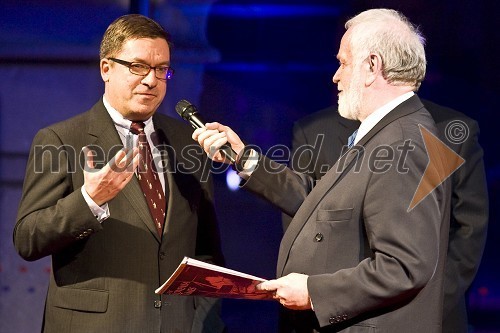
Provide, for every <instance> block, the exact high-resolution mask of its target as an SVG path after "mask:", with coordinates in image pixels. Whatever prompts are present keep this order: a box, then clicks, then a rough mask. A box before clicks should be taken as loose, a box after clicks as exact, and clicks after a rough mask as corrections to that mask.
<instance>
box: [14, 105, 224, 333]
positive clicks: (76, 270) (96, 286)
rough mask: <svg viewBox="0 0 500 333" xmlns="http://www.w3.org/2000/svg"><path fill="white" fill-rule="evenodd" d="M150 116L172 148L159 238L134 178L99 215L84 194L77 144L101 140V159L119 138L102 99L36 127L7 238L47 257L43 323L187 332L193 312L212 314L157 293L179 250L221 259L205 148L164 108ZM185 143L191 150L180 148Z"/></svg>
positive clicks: (58, 328) (26, 252)
mask: <svg viewBox="0 0 500 333" xmlns="http://www.w3.org/2000/svg"><path fill="white" fill-rule="evenodd" d="M153 122H154V125H155V127H156V133H158V134H159V136H160V137H163V143H164V144H166V145H168V147H169V148H168V149H165V150H166V151H167V152H168V163H169V166H168V168H169V172H168V173H167V176H166V178H167V184H168V191H169V198H168V208H167V217H166V221H165V228H164V232H163V235H162V237H161V239H160V237H159V236H158V234H157V231H156V229H155V227H154V225H153V221H152V219H151V215H150V213H149V210H148V206H147V204H146V202H145V199H144V196H143V193H142V191H141V189H140V186H139V183H138V181H137V178H136V177H133V178H132V180H131V181H130V183H129V184H127V186H126V187H125V188H124V189H123V190H122V191H121V192H120V193H119V194H118V195H117V196H116V197H115V198H114V199H112V200H111V201H110V202H109V210H110V214H111V215H110V217H109V218H108V219H107V220H105V221H103V222H102V224H101V223H99V222H98V221H97V219H96V218H95V217H94V216H93V214H92V213H91V211H90V209H89V208H88V206H87V204H86V202H85V200H84V198H83V196H82V194H81V186H82V185H83V182H84V179H83V172H82V167H81V166H82V165H83V159H82V157H83V155H82V154H80V152H81V150H82V147H84V146H88V145H94V147H98V148H99V149H98V150H100V151H101V153H102V154H100V155H99V157H97V158H96V159H95V161H99V160H101V162H102V161H104V162H107V160H109V158H110V157H112V156H114V154H115V153H116V151H117V149H119V148H120V147H122V143H121V140H120V138H119V136H118V133H117V131H116V129H115V126H114V124H113V122H112V120H111V118H110V116H109V114H108V113H107V111H106V109H105V108H104V105H103V103H102V100H101V101H99V102H98V103H97V104H96V105H94V107H93V108H92V109H91V110H89V111H87V112H85V113H83V114H81V115H78V116H76V117H74V118H71V119H69V120H66V121H63V122H61V123H58V124H55V125H52V126H50V127H48V128H45V129H42V130H41V131H40V132H39V133H38V134H37V135H36V137H35V139H34V141H33V146H32V149H31V151H30V157H29V162H28V166H27V170H26V178H25V183H24V189H23V196H22V199H21V203H20V206H19V212H18V220H17V224H16V226H15V230H14V243H15V246H16V249H17V251H18V252H19V254H20V255H21V256H22V257H23V258H25V259H26V260H36V259H39V258H42V257H44V256H49V255H50V256H51V257H52V274H51V276H50V283H49V290H48V295H47V300H46V306H45V314H44V329H43V330H44V332H57V333H61V332H82V333H83V332H85V333H89V332H117V333H124V332H130V333H137V332H190V331H191V328H192V325H193V322H195V324H194V326H195V328H197V329H199V328H200V320H201V321H204V320H207V321H210V320H212V317H210V318H198V317H196V316H198V315H201V314H198V313H196V309H197V307H198V306H199V305H200V302H202V303H203V302H204V300H203V299H198V298H194V297H176V296H164V295H162V296H158V295H156V294H155V293H154V291H155V289H156V288H157V287H158V286H159V285H160V284H161V283H163V282H164V281H165V280H166V279H167V278H168V277H169V276H170V275H171V274H172V272H173V271H174V270H175V268H176V267H177V266H178V264H179V263H180V261H181V260H182V258H183V257H184V256H192V257H194V256H200V257H202V258H205V259H210V260H212V261H215V262H216V263H220V264H222V260H223V259H222V254H221V251H220V246H219V234H218V229H217V223H216V216H215V210H214V205H213V192H212V180H211V178H210V177H209V175H208V172H209V167H208V164H207V160H206V154H204V153H203V151H202V150H200V149H198V148H197V147H196V145H193V142H192V139H191V132H192V130H191V129H190V128H189V127H188V126H187V125H186V124H184V123H182V122H180V121H177V120H174V119H172V118H169V117H167V116H164V115H161V114H156V115H155V116H154V117H153ZM189 145H191V147H192V149H191V150H190V152H189V153H187V152H186V151H183V152H181V150H182V149H183V148H185V147H187V146H189ZM103 154H104V156H103ZM160 301H161V307H160ZM201 306H202V307H204V306H206V304H201ZM207 325H213V327H212V328H213V329H214V331H217V330H222V326H223V325H222V323H221V322H217V321H216V320H215V321H213V322H210V323H208V324H207ZM207 331H210V330H208V329H207Z"/></svg>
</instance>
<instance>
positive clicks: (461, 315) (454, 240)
mask: <svg viewBox="0 0 500 333" xmlns="http://www.w3.org/2000/svg"><path fill="white" fill-rule="evenodd" d="M423 104H424V105H425V107H426V109H427V110H428V111H429V113H430V114H431V116H432V117H433V119H434V121H435V122H436V126H437V128H438V132H439V137H440V138H441V140H443V142H444V143H445V144H447V145H448V146H449V147H450V148H452V149H453V150H454V151H455V152H456V153H457V154H459V155H460V156H462V157H463V158H464V159H465V161H466V162H465V164H464V165H462V166H461V167H460V169H458V170H457V171H456V172H455V173H453V175H452V176H451V183H452V193H453V194H452V204H451V207H452V208H451V224H450V235H449V244H448V256H447V263H446V273H445V284H444V292H445V295H444V308H443V309H444V310H443V311H444V313H443V332H445V333H461V332H463V333H465V332H467V311H466V302H465V293H466V290H467V289H468V288H469V286H470V285H471V283H472V281H473V279H474V276H475V275H476V272H477V269H478V266H479V263H480V261H481V256H482V253H483V249H484V245H485V241H486V231H487V223H488V192H487V185H486V177H485V170H484V163H483V150H482V148H481V146H480V145H479V142H478V135H479V128H478V126H477V122H476V121H474V120H473V119H471V118H469V117H467V116H465V115H464V114H463V113H461V112H458V111H455V110H452V109H450V108H446V107H443V106H440V105H438V104H435V103H432V102H430V101H426V100H423ZM463 125H465V126H466V127H463ZM454 126H456V127H455V130H458V132H455V133H453V127H454ZM358 127H359V122H357V121H352V120H348V119H345V118H342V117H341V116H340V115H339V114H338V112H337V107H336V106H335V107H334V106H332V107H329V108H326V109H323V110H320V111H318V112H315V113H313V114H311V115H309V116H306V117H304V118H302V119H300V120H299V121H297V122H296V123H295V124H294V128H293V142H292V153H293V156H294V159H292V163H291V167H292V169H294V170H297V171H299V172H304V173H307V174H309V175H311V176H312V177H313V178H315V179H320V178H321V177H322V176H324V175H325V174H326V172H327V171H328V170H329V169H330V168H331V166H332V165H333V164H335V162H336V161H337V159H338V158H339V157H340V154H341V151H342V147H343V146H344V145H345V144H346V142H347V138H348V137H349V135H351V133H352V132H353V131H354V130H355V129H356V128H358ZM462 130H464V131H462ZM453 135H455V136H457V138H456V139H459V138H460V136H461V135H464V137H465V136H466V139H465V140H464V141H463V142H460V143H458V142H457V140H452V141H450V139H453ZM450 136H451V137H450ZM447 137H448V138H447ZM459 141H462V140H459ZM290 220H291V218H290V217H288V216H287V215H284V216H283V224H284V228H285V229H286V227H287V226H288V224H289V223H290Z"/></svg>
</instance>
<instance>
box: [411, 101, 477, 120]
mask: <svg viewBox="0 0 500 333" xmlns="http://www.w3.org/2000/svg"><path fill="white" fill-rule="evenodd" d="M421 100H422V103H423V104H424V106H425V108H426V109H427V111H429V113H430V114H431V116H432V118H433V119H434V121H435V122H436V124H437V125H438V126H439V125H440V124H443V123H449V122H450V121H453V120H460V121H463V122H465V123H467V124H475V123H476V121H475V120H474V119H472V118H471V117H469V116H467V115H465V114H464V113H462V112H460V111H457V110H454V109H452V108H449V107H446V106H443V105H439V104H437V103H434V102H431V101H429V100H426V99H421Z"/></svg>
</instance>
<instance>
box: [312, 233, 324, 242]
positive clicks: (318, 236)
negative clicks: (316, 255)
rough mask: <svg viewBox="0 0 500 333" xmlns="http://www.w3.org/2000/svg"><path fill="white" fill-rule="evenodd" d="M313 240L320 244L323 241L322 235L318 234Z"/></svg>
mask: <svg viewBox="0 0 500 333" xmlns="http://www.w3.org/2000/svg"><path fill="white" fill-rule="evenodd" d="M314 240H315V241H316V242H321V241H322V240H323V234H322V233H321V232H318V233H317V234H316V236H314Z"/></svg>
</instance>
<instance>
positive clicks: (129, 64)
mask: <svg viewBox="0 0 500 333" xmlns="http://www.w3.org/2000/svg"><path fill="white" fill-rule="evenodd" d="M108 59H109V60H111V61H113V62H116V63H117V64H120V65H122V66H125V67H128V70H129V71H130V73H132V74H134V75H138V76H148V74H149V73H150V72H151V70H152V69H153V70H154V73H155V77H156V78H157V79H158V80H162V81H166V80H170V79H172V76H174V72H175V71H174V69H173V68H172V67H170V66H155V67H153V66H150V65H148V64H144V63H142V62H130V61H125V60H122V59H117V58H108ZM133 65H139V67H141V68H144V69H146V68H148V72H147V73H146V74H139V73H134V72H133V71H132V66H133ZM157 68H158V69H161V68H166V69H167V70H166V72H165V77H158V73H157V72H156V69H157Z"/></svg>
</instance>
